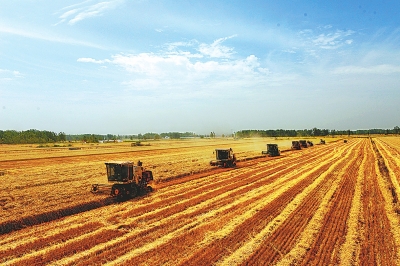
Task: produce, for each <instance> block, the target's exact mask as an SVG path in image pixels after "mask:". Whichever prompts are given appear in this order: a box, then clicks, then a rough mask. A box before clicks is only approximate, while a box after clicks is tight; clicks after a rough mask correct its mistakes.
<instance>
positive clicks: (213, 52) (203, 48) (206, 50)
mask: <svg viewBox="0 0 400 266" xmlns="http://www.w3.org/2000/svg"><path fill="white" fill-rule="evenodd" d="M234 37H236V35H232V36H230V37H225V38H220V39H218V40H215V41H214V42H213V43H212V44H204V43H203V44H200V46H199V48H198V50H199V52H200V53H202V54H203V55H206V56H209V57H215V58H229V57H231V55H232V54H233V53H234V52H233V50H234V49H233V48H232V47H228V46H224V45H222V43H223V42H224V41H226V40H228V39H230V38H234Z"/></svg>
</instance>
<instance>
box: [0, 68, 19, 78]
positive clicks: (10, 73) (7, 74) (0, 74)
mask: <svg viewBox="0 0 400 266" xmlns="http://www.w3.org/2000/svg"><path fill="white" fill-rule="evenodd" d="M22 77H23V75H22V74H21V73H20V72H19V71H16V70H9V69H1V68H0V80H2V81H8V80H13V79H16V78H22Z"/></svg>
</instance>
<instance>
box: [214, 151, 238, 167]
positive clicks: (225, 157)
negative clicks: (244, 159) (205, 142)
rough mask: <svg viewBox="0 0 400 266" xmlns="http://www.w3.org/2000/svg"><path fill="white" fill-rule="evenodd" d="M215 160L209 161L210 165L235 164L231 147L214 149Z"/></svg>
mask: <svg viewBox="0 0 400 266" xmlns="http://www.w3.org/2000/svg"><path fill="white" fill-rule="evenodd" d="M214 154H215V160H213V161H210V165H211V166H222V167H234V166H236V155H235V154H234V153H233V150H232V149H231V148H229V149H216V150H215V152H214Z"/></svg>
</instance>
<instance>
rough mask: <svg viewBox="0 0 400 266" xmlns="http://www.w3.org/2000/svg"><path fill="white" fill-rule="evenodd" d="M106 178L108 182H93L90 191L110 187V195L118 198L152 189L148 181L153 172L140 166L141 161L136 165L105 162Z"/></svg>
mask: <svg viewBox="0 0 400 266" xmlns="http://www.w3.org/2000/svg"><path fill="white" fill-rule="evenodd" d="M105 164H106V169H107V179H108V183H109V184H93V185H92V189H91V191H92V192H93V193H97V192H99V191H100V190H104V189H111V192H110V194H111V196H112V197H116V198H117V199H118V200H124V199H128V198H133V197H135V196H137V195H138V194H140V193H147V192H151V191H153V188H152V187H151V186H149V185H148V184H149V182H151V181H152V180H153V173H152V172H151V171H148V170H145V169H144V168H143V167H142V162H141V161H138V163H137V165H134V163H133V162H129V161H124V162H106V163H105Z"/></svg>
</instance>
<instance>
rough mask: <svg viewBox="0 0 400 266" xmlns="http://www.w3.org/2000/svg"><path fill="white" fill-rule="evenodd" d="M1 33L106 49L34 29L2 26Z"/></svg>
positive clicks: (0, 25)
mask: <svg viewBox="0 0 400 266" xmlns="http://www.w3.org/2000/svg"><path fill="white" fill-rule="evenodd" d="M0 32H2V33H6V34H12V35H17V36H21V37H25V38H30V39H37V40H43V41H49V42H58V43H65V44H71V45H80V46H86V47H92V48H98V49H104V47H102V46H101V45H97V44H94V43H90V42H86V41H81V40H76V39H72V38H65V37H59V36H57V35H56V34H52V33H45V32H43V31H40V30H38V29H32V28H31V29H29V28H24V29H21V28H16V27H10V26H5V25H2V24H0Z"/></svg>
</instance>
